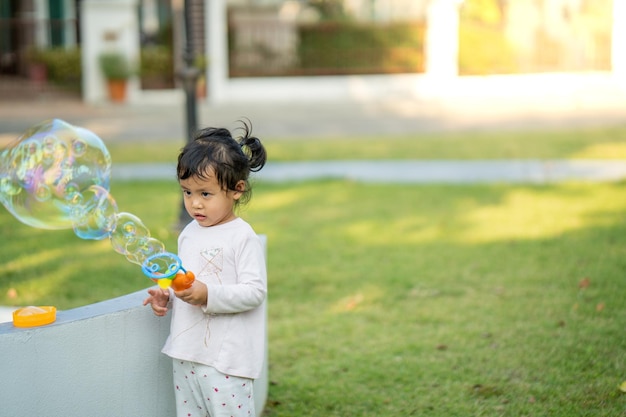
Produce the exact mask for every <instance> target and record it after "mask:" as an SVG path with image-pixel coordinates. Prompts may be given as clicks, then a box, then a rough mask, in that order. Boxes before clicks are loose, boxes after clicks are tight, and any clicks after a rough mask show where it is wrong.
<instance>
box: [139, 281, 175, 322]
mask: <svg viewBox="0 0 626 417" xmlns="http://www.w3.org/2000/svg"><path fill="white" fill-rule="evenodd" d="M148 294H150V296H149V297H148V298H146V299H145V300H143V305H144V306H146V305H148V304H151V305H152V311H153V312H154V315H155V316H159V317H163V316H165V315H166V314H167V302H168V301H169V299H170V292H169V290H166V289H162V288H150V289H149V290H148Z"/></svg>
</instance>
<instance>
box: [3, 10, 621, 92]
mask: <svg viewBox="0 0 626 417" xmlns="http://www.w3.org/2000/svg"><path fill="white" fill-rule="evenodd" d="M88 3H89V4H98V3H99V4H101V5H103V4H105V3H106V4H107V7H108V6H110V5H114V4H116V3H129V4H130V5H131V8H132V10H133V14H134V17H133V19H135V21H134V22H133V25H131V26H129V27H131V28H132V30H133V31H135V30H136V31H137V32H138V33H137V37H138V39H139V40H140V41H139V45H138V48H139V51H138V57H137V59H136V61H137V66H138V68H137V72H136V74H135V75H136V76H137V77H138V88H140V89H141V90H163V89H172V88H174V87H176V86H177V85H178V84H179V81H178V80H177V77H176V75H175V74H176V72H177V71H178V70H179V69H180V65H181V62H182V58H181V57H182V55H183V53H184V48H185V40H184V39H183V35H182V34H183V33H184V30H183V28H182V25H183V22H184V19H183V16H182V8H183V0H107V1H103V0H0V81H1V80H4V82H2V83H0V100H2V99H4V98H8V97H11V91H13V90H15V88H16V86H22V92H21V93H20V94H22V95H26V96H28V94H26V92H30V94H31V96H33V97H34V96H36V95H37V94H39V93H40V92H41V91H45V90H46V89H49V88H55V89H59V88H61V89H64V90H65V91H69V92H74V93H76V94H80V93H81V89H83V88H85V87H84V86H85V83H84V82H81V80H82V79H83V77H85V74H84V71H86V70H89V71H93V69H90V68H89V67H88V65H85V61H84V57H82V55H81V54H84V53H85V51H84V50H83V47H84V46H85V39H84V38H85V37H86V36H85V34H86V33H89V30H90V27H86V28H83V29H82V31H81V23H83V24H84V23H85V22H84V20H85V16H84V10H85V9H86V8H85V7H86V5H87V4H88ZM215 3H216V2H215V1H212V0H189V1H188V7H190V8H191V9H192V13H191V16H192V17H193V19H192V22H191V24H192V33H193V42H192V44H193V49H194V50H193V54H194V65H195V66H197V67H198V69H199V70H200V71H201V74H202V75H205V74H206V68H207V66H208V65H224V67H225V68H226V72H227V74H226V77H228V78H229V79H236V78H251V77H252V78H260V77H263V78H267V77H301V76H306V77H319V76H340V75H355V74H357V75H367V74H370V75H371V74H421V73H424V72H425V71H426V69H427V66H428V65H427V64H428V60H429V57H432V55H433V54H434V53H435V52H433V50H430V52H429V49H428V48H427V39H426V37H427V33H428V30H429V25H432V22H433V21H432V20H431V19H429V13H431V12H432V10H433V9H434V6H436V5H437V4H442V3H450V4H454V7H455V8H456V9H457V10H458V12H457V13H458V27H457V28H453V29H454V30H451V31H450V36H452V37H454V39H453V42H455V46H454V47H456V48H457V51H458V53H457V56H456V57H455V60H456V65H457V71H458V75H460V76H468V75H495V74H498V75H505V74H532V73H554V72H567V73H570V72H580V73H584V72H598V71H600V72H610V71H612V70H613V65H614V64H613V60H612V58H613V57H612V54H613V52H612V47H613V46H614V42H613V41H614V39H613V37H614V33H615V29H616V26H615V25H616V24H615V23H614V18H615V9H617V6H618V3H619V1H618V0H220V1H217V3H220V4H222V6H221V7H224V9H223V12H224V13H223V15H222V16H219V17H213V19H216V18H217V19H220V20H221V21H223V22H222V24H223V27H224V28H225V33H226V34H225V36H226V42H225V44H226V45H225V48H226V49H227V54H226V60H227V62H216V58H219V57H216V56H212V55H214V54H213V53H212V52H211V48H210V45H209V44H210V43H211V40H212V39H214V38H215V37H216V36H219V34H218V35H216V34H215V31H216V30H217V31H219V28H214V27H213V25H211V24H209V22H210V17H209V15H210V14H211V10H213V11H214V12H215V11H216V10H217V11H218V12H220V11H222V10H221V9H216V6H215ZM614 3H615V4H614ZM102 7H104V6H102ZM614 7H615V9H614ZM108 23H109V24H110V26H111V27H112V28H115V27H116V25H117V24H118V23H119V25H118V26H120V30H122V29H121V26H123V23H122V22H121V21H120V22H115V21H111V22H108ZM625 24H626V22H625ZM94 29H95V28H94ZM444 30H445V29H444ZM212 31H213V32H212ZM114 32H115V31H114V30H109V31H108V32H107V33H104V34H103V35H102V36H100V37H99V38H98V39H99V40H100V41H102V42H103V43H107V42H108V43H109V44H113V43H114V42H115V41H116V39H115V38H116V34H115V33H114ZM457 34H458V36H456V35H457ZM435 51H436V46H435ZM81 57H82V58H81ZM220 60H221V58H220ZM7 80H10V82H7ZM198 84H199V86H198V94H199V96H200V97H201V98H202V97H204V96H205V95H206V94H207V88H206V85H207V80H206V77H204V76H201V77H200V79H199V82H198ZM33 85H35V86H36V87H37V88H32V86H33ZM27 86H28V87H27ZM13 94H15V92H13Z"/></svg>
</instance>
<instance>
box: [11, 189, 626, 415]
mask: <svg viewBox="0 0 626 417" xmlns="http://www.w3.org/2000/svg"><path fill="white" fill-rule="evenodd" d="M111 192H112V194H113V195H114V196H115V197H116V199H117V200H118V205H119V207H120V209H121V210H123V211H130V212H131V213H134V214H136V215H138V216H139V217H141V218H142V219H143V220H144V223H145V224H146V226H148V228H150V229H151V231H152V232H153V235H155V236H156V237H158V238H160V239H161V240H163V241H164V242H165V244H166V247H167V248H168V249H170V250H175V234H174V233H173V232H172V231H171V226H172V225H173V224H174V223H175V221H176V215H177V208H178V202H179V200H178V198H179V194H178V190H177V189H176V184H173V183H172V182H154V183H152V182H150V183H142V184H133V183H114V184H113V185H112V187H111ZM139 195H140V196H141V197H140V198H138V196H139ZM625 212H626V183H623V182H622V183H607V184H585V183H569V184H562V185H550V186H523V185H516V186H506V185H497V186H496V185H489V186H487V185H472V186H443V185H437V186H425V185H415V186H411V185H368V184H361V183H355V182H349V181H321V182H319V181H316V182H304V183H291V184H258V185H257V187H256V189H255V196H254V198H253V200H252V202H251V203H250V205H249V206H248V207H247V208H246V209H245V210H244V211H243V212H242V213H241V215H242V216H243V217H245V218H246V219H248V220H249V221H250V222H251V223H252V224H253V225H254V226H255V228H256V230H257V231H258V232H259V233H263V234H266V235H267V236H268V243H269V254H268V257H269V263H268V268H269V277H270V289H269V291H270V292H269V326H270V327H269V331H270V379H271V381H272V382H271V387H270V396H269V401H268V407H267V415H269V416H319V415H323V416H398V415H422V416H453V415H455V416H499V415H502V416H523V415H529V416H563V417H571V416H620V415H622V416H623V415H625V414H624V413H625V410H626V395H624V394H621V393H620V392H619V390H618V388H617V387H618V385H619V384H620V383H621V382H622V381H624V380H626V368H625V365H626V356H625V355H624V350H625V349H626V336H625V334H624V318H625V317H626V305H625V303H624V294H625V293H626V280H625V279H624V276H626V221H625V220H626V218H625V214H624V213H625ZM0 223H1V224H2V230H3V235H4V237H5V239H3V243H2V250H1V251H0V257H1V258H0V273H2V276H3V277H4V278H3V280H2V281H0V303H2V304H5V305H6V304H15V305H23V304H53V305H57V306H58V307H59V308H62V309H67V308H71V307H75V306H79V305H83V304H86V303H91V302H94V301H98V300H103V299H106V298H110V297H115V296H119V295H123V294H125V293H129V292H132V291H136V290H140V289H142V288H145V287H147V286H148V285H150V282H148V280H147V279H146V278H145V277H144V276H143V275H142V274H141V272H140V270H139V267H138V266H137V265H135V264H131V263H129V262H127V261H126V260H124V258H123V257H122V256H121V255H119V254H117V253H115V252H114V251H113V250H112V249H111V247H110V245H109V244H108V242H107V241H99V242H93V241H83V240H80V239H79V238H77V237H76V236H74V235H73V233H72V232H71V231H44V230H37V229H32V228H29V227H26V226H23V225H21V224H19V223H17V222H16V221H15V220H14V219H13V218H12V217H11V216H10V215H9V214H8V213H7V212H6V211H3V212H2V213H1V214H0ZM585 279H588V280H589V285H588V286H585V285H582V287H581V283H584V282H585V281H584V280H585Z"/></svg>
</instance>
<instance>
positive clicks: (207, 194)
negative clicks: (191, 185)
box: [202, 192, 211, 197]
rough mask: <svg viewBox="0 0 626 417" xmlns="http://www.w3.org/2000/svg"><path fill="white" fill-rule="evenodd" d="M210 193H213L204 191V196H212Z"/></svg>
mask: <svg viewBox="0 0 626 417" xmlns="http://www.w3.org/2000/svg"><path fill="white" fill-rule="evenodd" d="M210 195H211V193H207V192H203V193H202V197H208V196H210Z"/></svg>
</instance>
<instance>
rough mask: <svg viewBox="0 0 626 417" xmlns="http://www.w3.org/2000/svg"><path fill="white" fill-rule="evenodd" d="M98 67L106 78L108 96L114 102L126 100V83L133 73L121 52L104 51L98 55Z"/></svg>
mask: <svg viewBox="0 0 626 417" xmlns="http://www.w3.org/2000/svg"><path fill="white" fill-rule="evenodd" d="M99 61H100V69H101V70H102V74H103V75H104V78H106V80H107V85H108V89H109V98H110V99H111V100H112V101H115V102H123V101H124V100H126V84H127V82H128V79H129V78H130V77H131V76H132V75H133V74H134V71H133V67H132V65H131V63H130V61H129V60H128V58H127V57H126V55H124V54H123V53H121V52H104V53H102V54H101V55H100V57H99Z"/></svg>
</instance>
